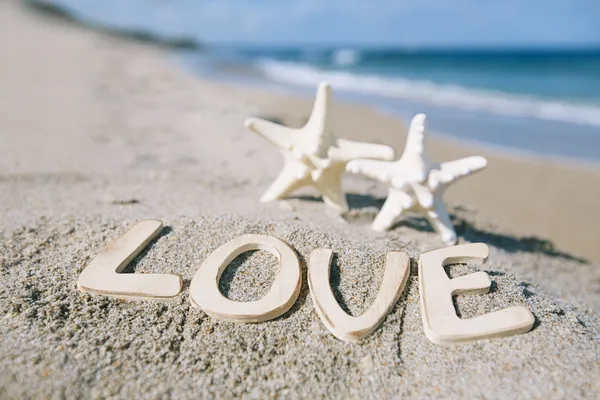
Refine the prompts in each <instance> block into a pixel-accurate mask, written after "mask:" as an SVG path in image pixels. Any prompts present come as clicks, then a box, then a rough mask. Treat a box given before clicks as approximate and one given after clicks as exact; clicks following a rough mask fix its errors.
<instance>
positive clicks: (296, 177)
mask: <svg viewBox="0 0 600 400" xmlns="http://www.w3.org/2000/svg"><path fill="white" fill-rule="evenodd" d="M331 97H332V96H331V86H329V84H327V83H326V82H321V84H320V85H319V89H318V90H317V96H316V99H315V103H314V106H313V110H312V113H311V115H310V118H309V120H308V122H307V123H306V125H304V127H302V128H300V129H293V128H288V127H286V126H282V125H279V124H275V123H273V122H270V121H266V120H264V119H259V118H248V119H247V120H246V128H248V129H249V130H251V131H252V132H254V133H257V134H259V135H260V136H262V137H264V138H265V139H267V140H268V141H269V142H271V143H272V144H274V145H275V146H277V147H278V148H279V150H280V151H281V153H282V154H283V156H284V158H285V165H284V167H283V171H281V173H280V174H279V176H278V177H277V179H276V180H275V182H273V184H272V185H271V187H269V189H267V191H266V192H265V194H264V195H263V196H262V198H261V199H260V201H262V202H268V201H273V200H276V199H281V198H284V197H286V196H288V195H289V194H291V193H292V192H293V191H295V190H296V189H298V188H300V187H303V186H314V187H315V188H316V189H317V190H318V191H319V192H321V194H322V196H323V201H325V204H327V205H329V206H331V207H334V208H336V209H337V210H339V211H346V210H348V203H347V202H346V195H345V194H344V192H343V191H342V187H341V175H342V173H343V172H344V168H345V166H346V163H348V162H349V161H351V160H354V159H357V158H375V159H380V160H392V159H393V158H394V150H393V149H392V148H391V147H389V146H384V145H378V144H370V143H362V142H353V141H350V140H344V139H337V138H335V136H334V135H333V124H332V118H331Z"/></svg>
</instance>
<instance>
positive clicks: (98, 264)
mask: <svg viewBox="0 0 600 400" xmlns="http://www.w3.org/2000/svg"><path fill="white" fill-rule="evenodd" d="M162 227H163V226H162V222H160V221H155V220H145V221H141V222H138V223H137V224H135V225H134V226H133V227H132V228H131V229H129V230H128V231H127V232H125V234H124V235H123V236H121V237H120V238H117V239H115V240H113V241H112V242H111V243H109V244H108V245H107V246H106V247H105V248H104V249H103V250H102V251H101V252H100V254H98V255H97V256H96V258H94V259H93V260H92V262H91V263H90V264H89V265H88V266H87V267H86V268H85V269H84V270H83V271H82V272H81V275H79V279H78V280H77V287H78V288H79V290H82V291H84V292H91V293H97V294H104V295H107V296H113V297H120V298H125V299H154V300H165V299H168V298H170V297H174V296H177V295H178V294H179V292H180V291H181V286H182V281H181V277H180V276H179V275H172V274H144V275H142V274H120V273H119V272H121V271H123V269H125V267H126V266H127V264H129V263H130V262H131V260H133V259H134V258H135V257H136V256H137V255H138V254H139V253H140V252H141V251H142V249H144V247H146V246H147V245H148V243H150V242H151V241H152V239H154V238H155V237H156V236H157V235H158V234H159V233H160V231H161V230H162Z"/></svg>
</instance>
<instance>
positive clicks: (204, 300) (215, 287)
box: [190, 235, 302, 322]
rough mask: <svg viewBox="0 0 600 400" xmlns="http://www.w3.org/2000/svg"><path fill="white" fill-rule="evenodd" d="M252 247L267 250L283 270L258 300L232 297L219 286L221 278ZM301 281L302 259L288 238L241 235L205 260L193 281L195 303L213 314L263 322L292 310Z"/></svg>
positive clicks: (244, 320) (193, 301)
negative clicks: (235, 260)
mask: <svg viewBox="0 0 600 400" xmlns="http://www.w3.org/2000/svg"><path fill="white" fill-rule="evenodd" d="M249 250H265V251H268V252H269V253H271V254H273V255H274V256H275V257H277V259H278V260H279V263H280V266H281V268H280V271H279V274H278V275H277V277H276V278H275V281H274V282H273V285H272V286H271V289H269V292H268V293H267V294H266V295H265V296H264V297H262V298H261V299H259V300H256V301H248V302H243V301H233V300H230V299H228V298H227V297H225V296H223V294H222V293H221V291H220V290H219V280H220V279H221V275H222V274H223V271H224V270H225V268H227V266H228V265H229V264H230V263H231V262H232V261H233V260H234V259H235V258H236V257H237V256H239V255H240V254H242V253H245V252H247V251H249ZM301 285H302V274H301V271H300V262H299V261H298V256H297V255H296V252H295V251H294V250H293V249H292V248H291V247H290V246H289V245H288V244H287V243H285V242H283V241H282V240H280V239H277V238H276V237H273V236H268V235H242V236H238V237H237V238H235V239H233V240H230V241H229V242H227V243H225V244H224V245H222V246H221V247H219V248H218V249H216V250H215V251H214V252H212V253H211V254H210V255H209V256H208V258H207V259H206V260H205V261H204V262H203V263H202V265H201V266H200V268H198V271H196V274H195V275H194V278H193V279H192V283H191V285H190V300H191V302H192V305H193V306H195V307H199V308H201V309H202V310H203V311H204V312H205V313H207V314H208V315H210V316H211V317H213V318H215V319H219V320H223V321H233V322H263V321H268V320H271V319H274V318H277V317H279V316H280V315H282V314H284V313H285V312H286V311H287V310H289V309H290V308H291V307H292V305H293V304H294V302H295V301H296V299H297V298H298V295H299V294H300V287H301Z"/></svg>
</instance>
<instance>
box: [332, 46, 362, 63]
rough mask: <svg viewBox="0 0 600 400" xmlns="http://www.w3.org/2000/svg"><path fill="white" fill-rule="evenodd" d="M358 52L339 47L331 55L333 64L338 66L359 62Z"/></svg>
mask: <svg viewBox="0 0 600 400" xmlns="http://www.w3.org/2000/svg"><path fill="white" fill-rule="evenodd" d="M360 59H361V57H360V52H359V51H358V50H354V49H339V50H336V51H334V52H333V54H332V55H331V61H332V62H333V65H336V66H338V67H350V66H353V65H356V64H358V63H359V62H360Z"/></svg>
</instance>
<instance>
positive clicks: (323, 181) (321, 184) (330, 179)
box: [314, 167, 348, 212]
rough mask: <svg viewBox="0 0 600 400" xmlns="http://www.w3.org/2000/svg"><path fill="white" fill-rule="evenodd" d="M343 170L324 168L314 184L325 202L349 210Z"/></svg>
mask: <svg viewBox="0 0 600 400" xmlns="http://www.w3.org/2000/svg"><path fill="white" fill-rule="evenodd" d="M343 171H344V170H343V169H342V168H335V167H334V168H327V169H324V170H322V172H321V173H320V174H319V176H318V179H314V185H315V187H316V188H317V190H318V191H319V192H321V195H322V196H323V201H324V202H325V204H327V205H328V206H330V207H333V208H335V209H337V210H338V211H340V212H344V211H348V202H347V201H346V194H345V193H344V191H343V190H342V179H341V177H342V172H343Z"/></svg>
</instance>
